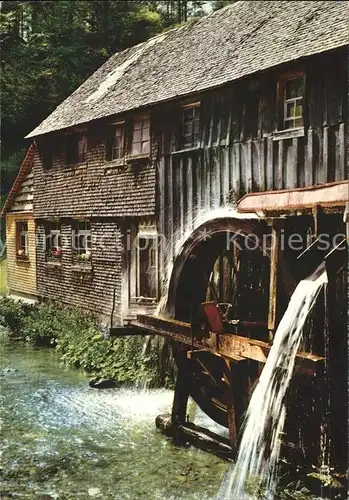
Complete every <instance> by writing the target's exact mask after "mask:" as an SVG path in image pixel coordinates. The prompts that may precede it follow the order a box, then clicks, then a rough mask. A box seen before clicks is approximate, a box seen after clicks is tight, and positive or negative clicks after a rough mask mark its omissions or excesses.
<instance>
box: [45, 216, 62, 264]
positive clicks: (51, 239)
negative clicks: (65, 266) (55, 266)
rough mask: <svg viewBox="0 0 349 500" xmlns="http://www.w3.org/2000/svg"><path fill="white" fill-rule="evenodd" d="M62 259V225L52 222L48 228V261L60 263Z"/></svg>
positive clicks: (48, 224)
mask: <svg viewBox="0 0 349 500" xmlns="http://www.w3.org/2000/svg"><path fill="white" fill-rule="evenodd" d="M61 258H62V238H61V224H60V222H57V221H50V222H48V223H47V226H46V260H53V261H60V260H61Z"/></svg>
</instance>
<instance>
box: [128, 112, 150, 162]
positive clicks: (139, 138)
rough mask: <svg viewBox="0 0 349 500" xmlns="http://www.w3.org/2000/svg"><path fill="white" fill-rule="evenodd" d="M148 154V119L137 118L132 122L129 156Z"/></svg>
mask: <svg viewBox="0 0 349 500" xmlns="http://www.w3.org/2000/svg"><path fill="white" fill-rule="evenodd" d="M149 153H150V118H149V117H143V118H138V119H136V120H135V121H134V122H133V134H132V144H131V155H147V154H149Z"/></svg>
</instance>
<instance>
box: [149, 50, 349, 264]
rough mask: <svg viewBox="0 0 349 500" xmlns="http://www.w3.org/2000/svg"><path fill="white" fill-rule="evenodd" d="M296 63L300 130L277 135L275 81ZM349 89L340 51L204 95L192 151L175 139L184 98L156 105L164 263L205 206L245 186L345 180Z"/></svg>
mask: <svg viewBox="0 0 349 500" xmlns="http://www.w3.org/2000/svg"><path fill="white" fill-rule="evenodd" d="M299 69H301V70H303V71H304V72H305V75H306V94H305V98H304V133H303V134H300V135H299V136H298V137H280V136H279V135H278V134H275V131H276V130H277V109H276V107H277V106H276V102H277V101H276V89H277V82H278V79H279V77H280V75H282V74H284V73H287V72H289V71H296V70H298V71H299ZM347 96H348V88H347V52H346V51H345V50H344V51H338V52H336V53H334V54H331V55H319V56H316V57H315V58H312V59H310V60H309V61H308V62H307V63H302V66H301V68H299V67H298V66H295V65H293V66H291V67H289V68H283V69H282V70H273V71H272V72H270V73H268V74H264V75H262V76H260V77H258V78H255V79H252V78H250V79H247V80H246V81H244V82H242V83H236V84H232V86H231V88H227V89H220V90H217V91H211V92H208V93H206V94H204V95H202V96H201V106H200V116H201V117H200V119H201V143H200V147H199V148H197V149H195V150H187V151H181V149H180V148H179V147H178V144H177V145H176V134H177V135H178V127H179V123H180V117H181V104H183V103H178V104H177V106H173V105H172V106H171V105H168V106H167V108H166V109H164V107H163V108H162V109H161V110H159V114H158V115H157V117H156V119H157V120H158V123H157V127H156V128H157V129H158V130H161V131H162V136H161V138H159V139H158V141H159V144H161V145H162V149H161V152H160V154H159V156H158V163H157V167H158V181H159V190H158V210H159V214H160V217H159V231H160V233H161V234H162V235H165V238H166V241H167V246H166V251H165V252H164V253H165V255H162V257H161V262H162V263H163V265H164V266H165V267H163V270H165V269H166V263H167V264H168V263H169V262H171V261H172V259H173V256H174V254H175V245H176V243H178V241H179V240H180V239H181V237H183V235H184V234H185V233H188V232H189V231H190V230H192V229H193V227H194V226H195V225H196V223H197V221H198V216H199V215H200V214H202V213H209V212H210V211H211V210H214V209H217V208H222V207H228V206H233V205H234V203H235V202H236V201H237V200H238V199H239V198H240V197H241V196H243V195H244V194H246V193H249V192H255V191H266V190H280V189H291V188H297V187H306V186H312V185H315V184H323V183H326V182H332V181H339V180H344V179H345V178H346V174H347V172H346V168H347V167H346V161H347V159H346V150H345V136H346V134H347V127H348V114H347ZM197 100H198V99H197V98H195V101H197ZM188 102H190V101H185V103H188Z"/></svg>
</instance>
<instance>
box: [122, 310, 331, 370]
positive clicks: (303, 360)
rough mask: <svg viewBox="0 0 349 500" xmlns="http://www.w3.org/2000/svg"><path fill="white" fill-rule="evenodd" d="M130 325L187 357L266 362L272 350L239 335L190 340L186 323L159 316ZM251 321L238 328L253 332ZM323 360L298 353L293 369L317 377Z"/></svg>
mask: <svg viewBox="0 0 349 500" xmlns="http://www.w3.org/2000/svg"><path fill="white" fill-rule="evenodd" d="M130 325H131V326H132V327H133V328H136V329H138V330H141V331H143V332H144V331H145V332H148V333H151V334H156V335H161V336H164V337H167V338H169V339H171V340H173V341H175V342H180V343H182V344H184V345H186V346H189V347H190V348H191V350H189V351H187V356H188V357H192V356H195V352H196V351H200V352H201V351H206V352H209V353H211V354H214V355H217V356H221V357H223V358H224V359H226V360H227V361H231V362H239V361H243V360H246V359H251V360H254V361H258V362H260V363H265V362H266V361H267V357H268V354H269V352H270V349H271V344H269V343H267V342H263V341H261V340H256V339H253V338H249V337H244V336H241V335H235V334H231V333H228V334H226V333H214V332H208V335H205V337H203V338H202V339H197V338H194V337H193V334H192V328H191V325H190V324H189V323H185V322H183V321H178V320H174V319H168V318H163V317H161V316H148V315H138V316H137V319H136V320H134V321H131V323H130ZM253 326H254V323H253V322H241V323H240V324H239V327H240V328H244V329H248V328H250V329H252V328H253ZM323 361H324V358H323V357H321V356H318V355H316V354H310V353H306V352H298V353H297V355H296V364H295V369H296V371H297V372H301V373H304V374H307V375H312V376H314V375H316V373H317V370H318V369H319V367H320V369H321V368H322V365H323Z"/></svg>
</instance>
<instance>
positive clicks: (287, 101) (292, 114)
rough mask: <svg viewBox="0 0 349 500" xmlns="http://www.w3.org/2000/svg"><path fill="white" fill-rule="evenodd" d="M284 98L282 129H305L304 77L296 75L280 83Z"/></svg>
mask: <svg viewBox="0 0 349 500" xmlns="http://www.w3.org/2000/svg"><path fill="white" fill-rule="evenodd" d="M280 90H281V92H280V98H282V101H283V102H282V107H283V113H282V128H283V129H284V130H288V129H294V128H299V127H303V100H304V75H303V74H296V75H294V76H291V77H289V78H285V79H282V80H281V81H280Z"/></svg>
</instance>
